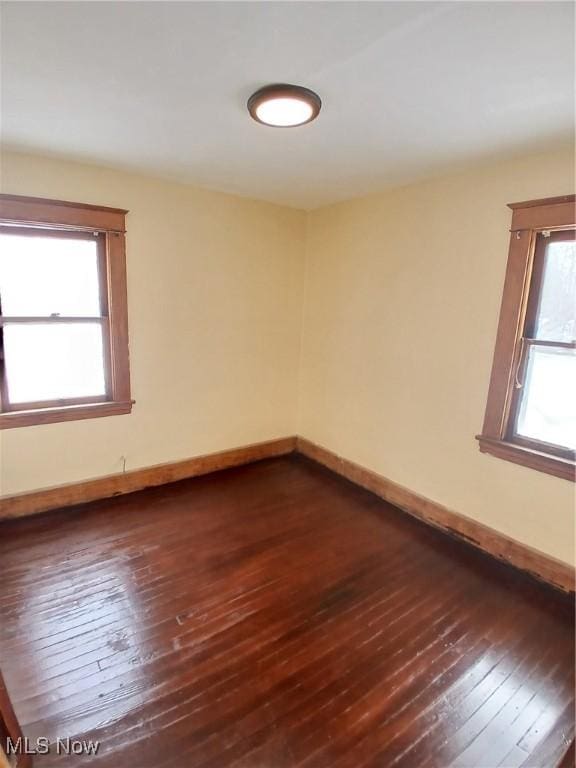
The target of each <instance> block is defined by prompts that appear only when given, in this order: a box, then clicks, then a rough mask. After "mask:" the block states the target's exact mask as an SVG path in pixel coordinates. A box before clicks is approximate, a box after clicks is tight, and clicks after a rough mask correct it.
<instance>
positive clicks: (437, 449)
mask: <svg viewBox="0 0 576 768" xmlns="http://www.w3.org/2000/svg"><path fill="white" fill-rule="evenodd" d="M1 170H2V191H4V192H11V193H17V194H26V195H37V196H44V197H54V198H61V199H71V200H75V201H85V202H93V203H100V204H105V205H106V204H107V205H112V206H119V207H125V208H129V209H130V211H131V213H130V215H129V218H128V227H129V233H128V286H129V288H128V290H129V297H128V298H129V320H130V349H131V371H132V384H133V395H134V397H135V399H136V406H135V407H134V411H133V413H132V414H131V415H129V416H116V417H109V418H104V419H93V420H90V421H83V422H69V423H65V424H52V425H46V426H41V427H30V428H25V429H14V430H8V431H4V432H2V433H0V461H1V477H2V484H1V487H0V492H1V493H2V494H11V493H17V492H20V491H26V490H32V489H36V488H41V487H45V486H52V485H57V484H60V483H67V482H72V481H75V480H82V479H86V478H88V477H97V476H100V475H104V474H109V473H113V472H118V471H120V469H121V459H120V457H121V456H125V457H126V460H127V468H128V469H131V468H136V467H142V466H149V465H152V464H157V463H161V462H166V461H172V460H177V459H181V458H187V457H190V456H194V455H198V454H202V453H206V452H210V451H216V450H220V449H224V448H231V447H233V446H238V445H242V444H246V443H250V442H255V441H259V440H266V439H271V438H275V437H280V436H284V435H289V434H294V433H296V432H299V433H300V434H302V435H304V436H305V437H307V438H309V439H311V440H313V441H315V442H317V443H319V444H321V445H323V446H326V447H327V448H330V449H331V450H333V451H336V452H338V453H340V454H342V455H344V456H345V457H347V458H349V459H352V460H354V461H357V462H359V463H361V464H363V465H365V466H366V467H368V468H370V469H373V470H375V471H377V472H380V473H381V474H383V475H385V476H386V477H388V478H390V479H391V480H394V481H395V482H398V483H401V484H402V485H405V486H406V487H408V488H410V489H411V490H413V491H416V492H418V493H420V494H422V495H424V496H428V497H429V498H431V499H433V500H435V501H437V502H440V503H442V504H444V505H446V506H447V507H449V508H451V509H453V510H455V511H457V512H460V513H462V514H465V515H468V516H470V517H473V518H475V519H477V520H480V521H482V522H483V523H485V524H487V525H489V526H492V527H493V528H496V529H497V530H500V531H502V532H504V533H506V534H508V535H510V536H512V537H513V538H515V539H518V540H519V541H523V542H526V543H527V544H530V545H532V546H534V547H536V548H537V549H540V550H543V551H545V552H547V553H549V554H551V555H554V556H556V557H558V558H560V559H563V560H565V561H567V562H573V560H574V506H573V498H574V497H573V493H574V486H573V484H572V483H569V482H567V481H565V480H561V479H557V478H553V477H550V476H547V475H543V474H540V473H538V472H535V471H533V470H530V469H525V468H522V467H519V466H516V465H514V464H509V463H506V462H504V461H501V460H499V459H495V458H492V457H489V456H486V455H482V454H480V453H479V451H478V448H477V444H476V441H475V440H474V436H475V434H477V433H478V432H479V431H480V428H481V425H482V419H483V414H484V406H485V400H486V392H487V388H488V379H489V375H490V367H491V359H492V351H493V346H494V336H495V332H496V325H497V320H498V310H499V304H500V298H501V291H502V283H503V277H504V270H505V265H506V257H507V250H508V234H507V229H508V226H509V211H508V209H507V208H506V203H507V202H510V201H515V200H523V199H529V198H533V197H545V196H548V195H559V194H565V193H567V192H570V191H573V187H574V180H573V158H572V156H571V155H570V154H569V153H568V152H567V151H565V152H559V153H557V154H549V155H546V156H535V157H531V158H528V159H525V160H522V161H515V162H510V163H506V164H500V165H493V166H489V167H487V168H479V169H475V170H473V171H470V172H469V173H465V174H459V175H452V176H450V177H447V178H444V179H441V180H438V181H432V182H426V183H421V184H418V185H414V186H410V187H406V188H402V189H395V190H391V191H389V192H388V193H386V194H383V195H381V196H378V197H370V198H365V199H362V200H355V201H350V202H347V203H342V204H339V205H335V206H331V207H327V208H323V209H320V210H318V211H314V212H312V213H310V214H308V216H306V215H305V214H303V213H301V212H298V211H294V210H289V209H285V208H281V207H278V206H274V205H268V204H265V203H258V202H253V201H249V200H243V199H240V198H236V197H233V196H229V195H223V194H218V193H211V192H207V191H203V190H198V189H195V188H192V187H187V186H183V185H178V184H171V183H166V182H161V181H157V180H153V179H150V178H146V177H144V176H137V175H131V174H125V173H120V172H116V171H111V170H106V169H102V168H97V167H91V166H83V165H77V164H73V163H63V162H59V161H52V160H47V159H42V158H37V157H26V156H21V155H16V154H13V155H4V157H3V163H2V168H1ZM305 260H306V267H305V264H304V262H305ZM304 268H306V281H305V283H306V285H305V290H304V293H305V300H304V302H303V295H302V294H303V283H304ZM301 319H303V322H302V327H301V324H300V320H301ZM301 339H302V340H303V344H302V349H300V342H301ZM299 363H300V365H299Z"/></svg>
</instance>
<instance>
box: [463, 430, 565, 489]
mask: <svg viewBox="0 0 576 768" xmlns="http://www.w3.org/2000/svg"><path fill="white" fill-rule="evenodd" d="M476 439H477V440H478V442H479V443H480V450H481V451H482V453H489V454H490V455H491V456H496V457H498V458H499V459H504V461H511V462H513V463H514V464H521V465H522V466H523V467H530V468H531V469H536V470H538V471H539V472H546V473H547V474H549V475H555V476H556V477H562V478H563V479H564V480H572V482H574V481H575V479H576V477H575V470H576V466H575V464H574V462H573V461H570V459H563V458H561V457H560V456H553V455H551V454H549V453H543V452H542V451H536V450H534V449H532V448H526V447H525V446H522V445H516V444H515V443H507V442H506V441H504V440H496V439H495V438H493V437H484V436H483V435H477V437H476Z"/></svg>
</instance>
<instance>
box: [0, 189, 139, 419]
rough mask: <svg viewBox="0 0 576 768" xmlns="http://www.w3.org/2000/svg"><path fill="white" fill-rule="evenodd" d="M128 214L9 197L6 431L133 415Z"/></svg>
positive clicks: (1, 296)
mask: <svg viewBox="0 0 576 768" xmlns="http://www.w3.org/2000/svg"><path fill="white" fill-rule="evenodd" d="M126 213H127V212H126V211H123V210H119V209H113V208H99V207H96V206H90V205H83V204H75V203H65V202H59V201H53V200H40V199H37V198H26V197H16V196H11V195H0V427H2V428H4V429H6V428H10V427H19V426H30V425H33V424H45V423H50V422H55V421H69V420H73V419H86V418H93V417H96V416H111V415H115V414H121V413H129V412H130V410H131V407H132V401H131V399H130V377H129V366H128V327H127V307H126V266H125V245H124V238H125V235H124V229H125V227H124V221H125V214H126Z"/></svg>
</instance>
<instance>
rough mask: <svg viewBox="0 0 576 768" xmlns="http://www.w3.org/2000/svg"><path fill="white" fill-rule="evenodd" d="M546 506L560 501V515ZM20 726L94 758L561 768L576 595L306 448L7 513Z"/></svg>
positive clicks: (2, 560) (327, 767)
mask: <svg viewBox="0 0 576 768" xmlns="http://www.w3.org/2000/svg"><path fill="white" fill-rule="evenodd" d="M543 514H545V511H543ZM0 568H1V579H0V611H1V637H0V668H1V669H2V671H3V673H4V676H5V679H6V683H7V686H8V689H9V691H10V693H11V697H12V699H13V703H14V708H15V710H16V713H17V715H18V717H19V719H20V721H21V724H22V726H23V730H24V732H25V734H26V736H28V737H29V738H30V739H32V740H34V739H36V738H37V737H39V736H46V737H49V738H50V740H52V741H55V740H56V739H57V738H65V737H72V738H75V739H92V740H94V739H96V740H99V741H100V742H101V746H100V750H99V753H98V755H97V756H96V757H94V756H92V757H86V756H85V757H79V756H78V757H70V756H63V755H60V756H58V755H57V754H56V753H55V750H54V749H52V751H51V753H50V754H48V755H45V756H37V757H36V761H35V764H36V766H39V767H40V768H42V767H44V768H47V767H48V766H53V765H58V766H68V767H69V768H75V767H76V766H80V765H82V766H83V765H87V764H90V765H94V766H96V767H97V768H120V767H123V766H127V767H129V768H152V767H154V768H199V767H200V766H202V767H203V768H225V767H226V768H227V767H228V766H234V768H293V767H294V766H300V767H301V768H365V767H366V768H367V767H368V766H372V767H376V766H377V767H378V768H385V767H387V766H397V767H398V768H445V766H461V767H462V768H464V767H465V766H481V767H482V768H496V766H509V767H510V768H512V767H513V766H526V767H528V766H534V767H535V768H544V767H545V768H551V767H552V766H555V765H556V764H557V763H558V762H559V761H560V759H561V757H562V755H563V753H564V752H565V751H566V749H567V747H568V744H569V742H570V740H571V739H572V738H573V733H574V725H573V723H574V629H573V625H574V614H573V609H572V603H571V601H570V600H569V599H568V598H566V597H564V596H563V595H561V594H560V593H557V592H555V591H554V590H552V589H549V588H547V587H545V586H544V585H541V584H539V583H537V582H536V581H533V580H532V579H530V578H529V577H527V576H524V575H523V574H521V573H519V572H517V571H515V570H513V569H512V568H509V567H508V566H505V565H502V564H499V563H496V562H495V561H493V560H491V559H490V558H488V557H486V556H484V555H482V554H481V553H479V552H477V551H475V550H473V549H471V548H469V547H468V546H466V545H464V544H462V543H459V542H456V541H453V540H451V539H450V538H448V537H447V536H445V535H444V534H441V533H439V532H437V531H435V530H433V529H431V528H428V527H427V526H425V525H423V524H421V523H419V522H417V521H415V520H413V519H411V518H410V517H409V516H407V515H404V514H403V513H401V512H399V511H397V510H395V509H394V508H393V507H391V506H389V505H387V504H386V503H384V502H382V501H380V500H379V499H377V498H376V497H375V496H372V495H371V494H369V493H367V492H364V491H362V490H360V489H358V488H356V487H355V486H353V485H351V484H349V483H347V482H346V481H344V480H342V479H340V478H338V477H336V476H335V475H333V474H331V473H330V472H328V471H327V470H324V469H322V468H320V467H318V466H316V465H314V464H312V463H310V462H308V461H307V460H305V459H302V458H297V457H289V458H282V459H274V460H269V461H263V462H260V463H258V464H253V465H251V466H247V467H243V468H239V469H234V470H228V471H226V472H221V473H218V474H214V475H210V476H206V477H202V478H197V479H194V480H188V481H184V482H180V483H176V484H173V485H170V486H164V487H162V488H155V489H151V490H148V491H143V492H140V493H135V494H132V495H130V496H123V497H118V498H115V499H112V500H108V501H102V502H96V503H94V504H91V505H87V506H85V507H81V508H80V507H79V508H76V509H74V510H67V511H60V512H54V513H49V514H46V515H42V516H38V517H36V518H29V519H23V520H19V521H13V522H7V523H3V524H1V525H0Z"/></svg>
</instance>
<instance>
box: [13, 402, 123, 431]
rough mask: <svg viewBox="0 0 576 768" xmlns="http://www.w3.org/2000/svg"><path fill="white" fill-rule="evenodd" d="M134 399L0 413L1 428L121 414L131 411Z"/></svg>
mask: <svg viewBox="0 0 576 768" xmlns="http://www.w3.org/2000/svg"><path fill="white" fill-rule="evenodd" d="M133 403H134V400H128V401H127V402H114V403H94V404H93V405H86V404H85V405H67V406H61V407H57V408H38V409H35V410H31V411H10V412H6V413H1V414H0V429H12V428H13V427H32V426H36V425H39V424H55V423H57V422H59V421H81V420H82V419H96V418H99V417H102V416H119V415H121V414H126V413H130V412H131V410H132V404H133Z"/></svg>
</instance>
